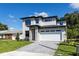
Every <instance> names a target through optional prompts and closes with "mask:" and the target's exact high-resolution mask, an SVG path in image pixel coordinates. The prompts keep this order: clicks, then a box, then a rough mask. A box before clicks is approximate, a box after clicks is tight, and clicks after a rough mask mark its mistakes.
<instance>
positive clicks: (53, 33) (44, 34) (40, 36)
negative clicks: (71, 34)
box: [21, 16, 67, 41]
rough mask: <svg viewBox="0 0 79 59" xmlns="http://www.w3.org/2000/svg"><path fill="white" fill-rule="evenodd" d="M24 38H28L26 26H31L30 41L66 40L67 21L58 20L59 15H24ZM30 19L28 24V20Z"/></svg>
mask: <svg viewBox="0 0 79 59" xmlns="http://www.w3.org/2000/svg"><path fill="white" fill-rule="evenodd" d="M21 19H22V21H23V22H22V24H23V39H25V38H26V35H25V34H26V32H25V31H26V27H29V41H64V40H66V39H67V37H66V21H65V20H62V21H58V18H57V16H50V17H42V16H38V17H35V16H33V17H23V18H21ZM28 20H29V21H30V23H29V24H27V21H28Z"/></svg>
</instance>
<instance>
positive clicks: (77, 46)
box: [76, 44, 79, 56]
mask: <svg viewBox="0 0 79 59" xmlns="http://www.w3.org/2000/svg"><path fill="white" fill-rule="evenodd" d="M76 54H77V56H79V44H78V45H76Z"/></svg>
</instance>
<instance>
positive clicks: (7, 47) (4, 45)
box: [0, 40, 31, 53]
mask: <svg viewBox="0 0 79 59" xmlns="http://www.w3.org/2000/svg"><path fill="white" fill-rule="evenodd" d="M30 43H31V42H28V41H15V40H0V53H3V52H9V51H13V50H16V49H18V48H20V47H22V46H25V45H28V44H30Z"/></svg>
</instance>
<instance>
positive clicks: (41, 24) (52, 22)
mask: <svg viewBox="0 0 79 59" xmlns="http://www.w3.org/2000/svg"><path fill="white" fill-rule="evenodd" d="M39 25H40V26H47V25H56V20H52V21H48V22H43V21H41V22H40V23H39Z"/></svg>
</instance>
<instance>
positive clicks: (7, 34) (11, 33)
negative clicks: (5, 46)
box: [0, 30, 22, 40]
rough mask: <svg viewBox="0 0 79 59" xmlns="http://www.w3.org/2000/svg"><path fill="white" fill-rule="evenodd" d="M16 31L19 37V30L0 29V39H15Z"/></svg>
mask: <svg viewBox="0 0 79 59" xmlns="http://www.w3.org/2000/svg"><path fill="white" fill-rule="evenodd" d="M17 33H19V34H20V36H19V38H21V34H22V31H19V30H3V31H0V39H11V40H16V36H17Z"/></svg>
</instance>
